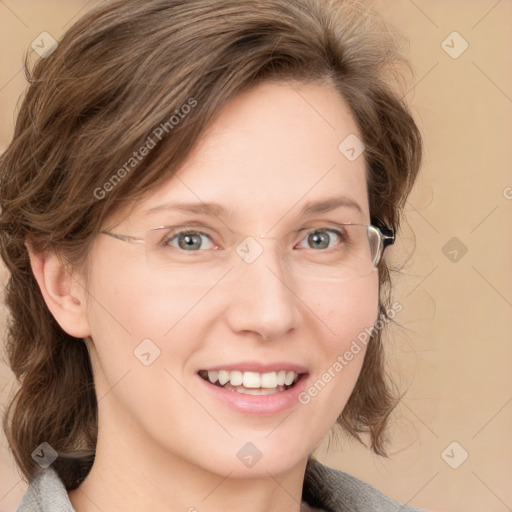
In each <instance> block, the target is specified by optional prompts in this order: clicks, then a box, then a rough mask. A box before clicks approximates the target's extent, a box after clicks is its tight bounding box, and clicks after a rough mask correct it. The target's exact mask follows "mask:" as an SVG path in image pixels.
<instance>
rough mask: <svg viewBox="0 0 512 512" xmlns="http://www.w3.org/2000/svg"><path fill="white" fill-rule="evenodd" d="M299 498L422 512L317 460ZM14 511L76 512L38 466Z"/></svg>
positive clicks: (334, 509)
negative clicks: (36, 472)
mask: <svg viewBox="0 0 512 512" xmlns="http://www.w3.org/2000/svg"><path fill="white" fill-rule="evenodd" d="M302 499H303V500H304V501H306V502H307V503H309V505H310V506H311V507H314V508H317V509H320V510H322V511H326V512H426V511H424V510H422V509H418V508H414V507H411V506H409V505H403V504H401V503H399V502H397V501H395V500H392V499H391V498H388V497H387V496H385V495H384V494H382V493H381V492H380V491H378V490H377V489H375V488H374V487H372V486H371V485H369V484H367V483H365V482H363V481H361V480H359V479H357V478H355V477H353V476H351V475H349V474H347V473H344V472H343V471H339V470H336V469H333V468H330V467H329V466H326V465H324V464H322V463H320V462H319V461H317V460H314V459H310V460H308V464H307V467H306V473H305V477H304V485H303V489H302ZM16 512H76V511H75V509H74V508H73V506H72V505H71V502H70V500H69V496H68V493H67V491H66V488H65V487H64V484H63V482H62V480H61V479H60V477H59V475H58V474H57V472H56V471H55V470H54V469H52V467H51V466H50V467H48V468H47V469H41V471H40V472H39V473H38V474H37V476H36V477H35V478H34V479H33V480H32V481H31V482H30V484H29V486H28V489H27V492H26V493H25V495H24V496H23V498H22V500H21V503H20V505H19V507H18V508H17V510H16Z"/></svg>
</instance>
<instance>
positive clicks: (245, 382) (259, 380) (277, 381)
mask: <svg viewBox="0 0 512 512" xmlns="http://www.w3.org/2000/svg"><path fill="white" fill-rule="evenodd" d="M198 374H199V376H200V377H201V378H202V379H203V380H205V381H207V382H209V383H210V384H212V385H214V386H217V387H219V388H223V389H226V390H229V391H233V392H237V393H243V394H246V395H271V394H274V393H281V392H283V391H286V390H288V389H290V388H292V387H293V386H295V384H296V383H297V382H298V381H299V380H300V379H301V378H303V377H304V376H305V375H306V374H305V373H296V372H294V371H285V370H281V371H278V372H268V373H258V372H242V371H228V370H218V371H207V370H200V371H199V372H198Z"/></svg>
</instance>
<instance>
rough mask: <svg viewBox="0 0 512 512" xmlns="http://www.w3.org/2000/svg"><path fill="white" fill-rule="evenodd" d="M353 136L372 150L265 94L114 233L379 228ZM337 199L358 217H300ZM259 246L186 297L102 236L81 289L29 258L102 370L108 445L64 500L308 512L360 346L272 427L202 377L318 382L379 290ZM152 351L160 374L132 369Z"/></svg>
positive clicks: (367, 321) (324, 97)
mask: <svg viewBox="0 0 512 512" xmlns="http://www.w3.org/2000/svg"><path fill="white" fill-rule="evenodd" d="M184 122H186V120H185V121H184ZM349 134H356V135H357V136H358V137H359V138H362V137H361V136H360V134H359V131H358V129H357V127H356V124H355V122H354V119H353V117H352V116H351V114H350V112H349V109H348V107H347V105H346V104H345V102H344V101H343V100H342V98H341V97H340V96H339V94H338V93H337V92H336V91H335V90H334V89H333V88H332V87H330V86H328V85H313V84H304V83H289V82H282V83H273V84H269V83H266V84H262V85H258V86H257V87H255V88H253V89H251V90H250V91H248V92H245V93H243V94H242V95H240V96H238V97H237V98H235V99H234V100H232V101H231V102H230V103H229V104H228V105H227V106H226V107H225V108H224V109H223V110H222V111H221V112H220V114H219V115H218V117H217V118H216V119H215V121H214V123H213V124H212V125H211V127H210V130H209V131H208V132H207V133H206V135H205V137H204V139H203V141H202V143H201V144H200V145H199V146H198V148H197V149H196V150H195V152H194V153H192V154H191V156H190V158H189V159H188V160H187V161H186V162H185V164H184V165H183V166H182V167H181V168H180V170H179V172H178V177H174V178H172V179H170V180H169V181H167V183H166V184H165V185H163V186H161V187H160V188H158V189H156V190H155V191H154V192H153V193H152V194H150V195H149V196H147V197H146V198H144V200H143V201H140V202H137V204H136V205H135V207H134V208H132V209H131V211H130V213H129V215H128V216H127V213H126V211H125V212H117V214H116V215H114V216H113V217H112V218H110V219H108V222H106V223H105V228H111V227H112V226H113V225H115V228H114V229H112V230H113V231H114V232H116V233H122V234H129V235H140V234H141V233H144V232H145V231H146V230H147V229H150V228H153V227H156V226H159V225H161V224H162V223H165V221H166V219H168V218H169V217H168V213H167V214H166V213H165V212H163V213H162V212H160V213H161V214H157V215H155V216H153V217H150V218H144V216H143V214H142V212H143V211H144V210H147V209H148V208H151V207H154V206H157V205H160V204H162V203H166V202H169V201H178V200H179V201H198V200H199V199H198V198H200V199H201V200H202V201H204V202H210V201H212V202H218V203H220V204H222V205H224V206H225V207H226V208H227V209H228V210H230V211H231V215H229V216H227V217H225V218H222V221H223V222H220V221H219V219H217V220H216V222H217V224H215V226H219V227H220V228H222V226H224V225H225V224H226V225H229V227H230V228H232V229H233V230H236V231H241V232H243V233H247V234H251V235H259V234H267V233H268V236H272V237H276V238H279V237H282V236H284V234H286V233H288V232H290V231H291V230H292V229H297V228H300V227H302V224H304V223H305V222H306V221H310V220H311V221H319V222H321V223H323V222H324V221H332V222H356V223H363V224H369V223H370V215H369V205H368V198H367V189H366V178H365V163H364V158H363V157H361V158H357V159H356V160H354V161H349V160H348V159H346V158H345V157H344V156H343V154H342V153H340V151H339V150H338V145H339V144H340V142H341V141H342V140H343V139H345V137H347V136H348V135H349ZM333 193H339V194H342V195H344V196H347V197H349V198H351V199H352V200H354V201H355V202H357V203H358V204H359V205H360V207H361V209H362V213H358V212H357V211H356V210H355V209H354V208H349V207H342V208H339V209H337V210H333V211H332V212H327V213H322V214H315V215H314V216H312V217H310V218H305V217H303V218H300V217H298V216H297V215H298V211H299V210H300V208H301V206H302V205H303V204H304V203H305V202H307V201H312V200H321V199H325V198H327V197H332V196H333ZM159 215H160V216H159ZM202 219H204V217H200V216H197V215H191V214H181V216H180V217H179V221H180V223H181V222H186V221H187V220H202ZM278 221H279V222H278ZM220 228H219V229H220ZM270 230H271V231H270ZM258 240H259V241H261V244H262V247H264V251H263V253H262V254H261V255H260V256H259V258H258V259H257V260H256V261H255V262H254V263H252V264H251V265H247V264H245V263H244V262H243V261H241V260H240V262H241V264H239V265H237V266H236V268H235V270H233V271H232V272H231V273H230V274H229V276H227V277H226V278H225V279H222V280H221V281H220V282H218V283H217V284H216V286H214V287H212V286H208V287H204V286H203V287H201V286H199V285H194V286H189V287H187V286H186V284H184V283H176V282H175V281H173V280H172V279H171V278H169V277H168V276H162V275H160V274H158V273H155V272H151V271H150V269H149V268H148V267H147V265H146V264H145V254H144V246H143V245H130V244H126V243H123V242H120V241H119V240H115V239H113V238H111V237H108V236H105V235H98V237H97V239H96V241H95V244H94V246H93V248H92V251H91V253H90V254H89V265H90V267H89V268H90V272H89V281H88V282H87V283H86V279H85V276H84V275H81V274H80V273H79V272H75V273H74V274H73V275H72V276H70V275H69V274H68V273H67V272H66V270H65V269H64V267H63V266H62V265H61V264H60V262H59V259H58V257H57V256H56V255H55V254H52V253H49V254H34V253H33V252H32V251H31V252H30V256H31V262H32V268H33V270H34V274H35V276H36V278H37V280H38V282H39V285H40V287H41V290H42V293H43V296H44V298H45V300H46V303H47V304H48V307H49V309H50V310H51V312H52V314H53V315H54V316H55V318H56V320H57V321H58V322H59V324H60V325H61V326H62V328H63V329H64V330H65V331H66V332H68V333H69V334H71V335H73V336H76V337H79V338H87V339H86V343H87V347H88V350H89V353H90V357H91V362H92V366H93V372H94V379H95V385H96V392H97V397H98V400H99V402H98V415H99V416H98V417H99V431H98V444H97V451H96V459H95V462H94V465H93V467H92V469H91V472H90V473H89V475H88V477H87V478H86V479H85V481H84V482H83V483H82V485H81V486H80V487H79V488H78V489H76V490H74V491H70V492H69V497H70V500H71V502H72V505H73V507H74V508H75V509H76V510H77V511H78V512H89V511H94V512H97V510H98V509H100V510H103V511H107V510H111V511H115V510H123V511H127V512H131V511H134V512H135V511H137V512H138V511H140V510H152V511H153V512H163V511H165V512H173V511H184V510H194V509H193V508H192V507H194V508H195V509H196V510H199V511H201V510H208V511H209V512H222V511H225V510H244V511H245V512H263V511H265V512H273V511H280V512H282V511H290V512H292V511H293V512H298V511H299V509H300V504H301V491H302V485H303V479H304V472H305V467H306V462H307V457H308V454H309V453H311V452H312V451H313V450H314V449H315V447H317V446H318V445H319V444H320V442H321V440H322V438H323V437H324V436H325V435H326V434H327V433H328V432H329V430H330V429H331V427H332V426H333V425H334V423H335V421H336V419H337V417H338V416H339V414H340V413H341V411H342V410H343V408H344V406H345V404H346V402H347V400H348V398H349V396H350V393H351V391H352V390H353V388H354V385H355V383H356V380H357V377H358V375H359V372H360V370H361V365H362V362H363V356H364V347H363V350H361V352H360V353H359V354H358V355H356V356H354V358H353V360H352V361H350V363H349V364H348V365H347V366H346V367H344V369H343V371H341V372H340V373H338V374H337V375H336V377H335V378H333V379H332V380H331V382H329V383H328V384H327V385H326V386H325V388H324V389H323V390H322V392H321V393H319V394H318V395H317V396H316V397H314V398H312V399H311V400H310V402H309V403H308V404H307V405H303V404H300V403H297V404H295V405H294V406H293V407H292V408H290V409H289V410H286V411H284V412H282V413H278V414H274V415H267V416H264V415H258V416H257V415H247V414H245V415H244V414H241V413H239V412H236V411H233V410H232V409H231V408H229V407H227V406H226V405H224V404H222V403H220V402H218V401H216V400H215V399H213V398H211V397H209V396H206V394H205V393H204V384H203V383H202V382H201V381H200V380H199V378H198V376H197V371H198V370H199V369H201V368H207V367H212V366H216V365H220V364H222V363H234V362H237V361H243V360H258V361H261V362H274V361H290V362H293V363H298V364H302V365H305V366H306V367H307V368H308V372H309V376H308V380H309V382H310V383H313V382H314V381H316V380H317V379H318V378H319V377H320V376H321V375H322V373H324V372H325V371H326V370H327V369H328V368H329V367H331V366H332V365H333V363H334V362H335V361H336V358H337V356H338V355H342V354H344V353H345V351H346V350H348V349H349V347H350V344H351V342H352V340H354V339H355V338H356V336H357V335H358V334H359V333H360V332H361V331H363V330H364V329H365V328H369V327H371V326H372V325H373V324H374V322H375V321H376V320H377V315H378V276H377V273H376V272H373V273H371V274H369V275H367V276H365V277H363V278H360V279H356V280H353V281H350V282H345V283H326V282H318V283H315V282H305V281H301V280H300V279H297V278H296V277H297V276H295V277H294V276H293V275H290V274H289V273H286V271H285V269H284V267H283V266H282V265H281V264H280V260H279V259H278V256H277V252H276V245H275V240H260V239H258ZM267 244H268V245H267ZM292 248H293V245H292V246H291V247H290V249H292ZM29 249H30V247H29ZM267 265H268V266H269V267H270V268H271V269H273V272H270V271H269V270H268V269H267ZM278 277H279V278H278ZM86 288H87V291H86ZM146 338H149V339H151V340H152V342H153V343H155V344H156V345H157V346H158V348H159V349H160V356H159V357H158V358H157V359H156V360H155V361H154V362H153V363H152V364H151V365H150V366H145V365H143V364H141V362H140V361H139V359H137V358H136V357H134V354H133V351H134V349H135V348H136V347H137V346H138V345H139V344H140V343H141V341H142V340H144V339H146ZM79 342H80V341H77V343H79ZM247 442H251V443H253V444H254V445H256V447H257V448H258V449H259V451H260V452H261V453H262V458H261V459H260V460H259V461H258V462H257V463H256V464H255V465H254V466H252V467H250V468H248V467H246V466H245V465H244V464H242V463H241V462H240V460H239V459H238V458H237V456H236V454H237V452H238V450H240V449H241V448H242V447H243V446H244V445H245V444H246V443H247ZM284 489H286V491H285V490H284ZM304 507H305V504H304Z"/></svg>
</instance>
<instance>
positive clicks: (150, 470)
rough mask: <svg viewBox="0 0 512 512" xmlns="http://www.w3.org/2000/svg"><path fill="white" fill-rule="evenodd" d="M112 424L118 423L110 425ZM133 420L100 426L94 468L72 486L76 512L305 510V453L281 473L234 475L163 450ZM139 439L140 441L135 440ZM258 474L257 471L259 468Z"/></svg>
mask: <svg viewBox="0 0 512 512" xmlns="http://www.w3.org/2000/svg"><path fill="white" fill-rule="evenodd" d="M108 425H111V426H112V425H115V428H109V427H108ZM149 437H150V436H148V433H147V432H143V431H141V430H140V429H138V428H137V427H136V425H134V424H133V423H130V422H129V421H116V422H114V421H113V419H112V418H110V419H109V421H107V422H105V426H103V425H100V426H99V428H98V441H97V446H96V457H95V460H94V464H93V466H92V468H91V471H90V472H89V474H88V475H87V477H86V478H85V480H84V481H83V482H82V484H81V485H80V486H79V487H78V488H77V489H75V490H73V491H70V492H69V498H70V501H71V503H72V505H73V507H74V509H75V510H76V511H77V512H97V511H98V510H110V511H112V512H115V511H116V510H123V512H139V511H140V510H151V511H152V512H178V511H179V512H183V511H188V512H200V511H202V510H208V511H209V512H224V511H225V510H244V512H306V511H309V510H312V509H310V508H309V507H308V506H307V504H306V503H305V502H301V496H302V485H303V482H304V472H305V468H306V463H307V458H305V459H304V460H301V461H300V463H299V464H296V465H295V466H294V467H291V468H290V469H289V471H287V472H286V473H281V474H272V472H271V471H261V468H260V472H259V473H258V474H257V476H256V477H255V478H246V477H245V478H233V477H232V476H231V473H232V471H223V470H222V468H219V471H218V472H217V473H213V472H211V471H208V470H207V469H205V468H202V467H201V466H200V465H198V464H197V463H192V462H190V461H187V460H184V459H183V458H181V457H179V456H178V455H176V454H173V453H170V452H167V451H165V449H164V448H163V447H162V446H161V445H158V446H157V445H156V444H155V443H152V442H151V441H147V439H148V438H149ZM132 440H137V441H139V442H133V441H132ZM255 474H256V473H255Z"/></svg>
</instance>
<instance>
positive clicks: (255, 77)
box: [0, 0, 421, 490]
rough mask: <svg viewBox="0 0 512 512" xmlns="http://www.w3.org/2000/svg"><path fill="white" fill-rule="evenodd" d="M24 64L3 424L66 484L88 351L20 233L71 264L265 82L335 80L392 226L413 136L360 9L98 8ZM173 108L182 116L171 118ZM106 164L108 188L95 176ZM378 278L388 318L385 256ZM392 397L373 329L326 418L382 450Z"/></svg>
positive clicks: (8, 173) (265, 4)
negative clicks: (156, 138)
mask: <svg viewBox="0 0 512 512" xmlns="http://www.w3.org/2000/svg"><path fill="white" fill-rule="evenodd" d="M27 60H28V59H27V57H26V58H25V69H26V74H27V79H28V81H29V82H30V86H29V87H28V89H27V91H26V94H25V97H24V99H23V103H22V105H21V108H20V111H19V115H18V117H17V121H16V125H15V131H14V137H13V140H12V142H11V144H10V145H9V147H8V148H7V150H6V151H5V153H4V154H3V155H2V156H1V158H0V179H1V193H0V194H1V195H0V201H1V207H2V212H1V216H0V227H1V254H2V258H3V261H4V262H5V264H6V265H7V267H8V270H9V272H10V276H9V282H8V285H7V288H6V295H5V300H6V305H7V307H8V308H9V310H10V321H9V325H8V335H7V339H6V354H7V357H8V364H9V365H10V367H11V369H12V371H13V372H14V374H15V376H16V378H17V381H18V382H19V383H20V387H19V389H18V390H17V393H16V394H15V396H14V398H13V399H12V401H11V402H10V403H9V406H8V408H7V409H6V412H5V413H4V416H3V428H4V431H5V434H6V436H7V439H8V442H9V444H10V448H11V450H12V453H13V455H14V458H15V460H16V463H17V464H18V466H19V467H20V468H21V470H22V472H23V474H24V475H25V477H26V478H27V479H28V480H29V481H31V480H32V478H33V477H34V476H35V474H36V473H37V471H38V470H39V466H38V465H37V464H36V462H35V461H34V460H33V458H32V456H31V454H32V452H33V451H34V450H35V449H36V447H37V446H38V445H39V444H40V443H42V442H47V443H49V444H50V445H51V446H52V447H53V448H54V449H55V450H56V451H57V453H58V458H57V459H56V460H55V461H54V462H53V465H52V466H53V468H54V469H55V470H56V471H57V472H58V473H59V475H60V477H61V478H62V480H63V482H64V484H65V487H66V489H67V490H72V489H74V488H76V487H78V485H79V484H80V483H81V481H82V480H83V479H84V478H85V476H86V475H87V473H88V471H89V470H90V468H91V465H92V463H93V460H94V453H95V446H96V439H97V403H96V396H95V389H94V380H93V374H92V370H91V366H90V361H89V356H88V351H87V348H86V344H85V343H80V342H79V340H78V339H76V338H74V337H72V336H70V335H68V334H67V333H66V332H64V331H63V330H62V329H61V327H60V326H59V325H58V323H57V322H56V321H55V319H54V318H53V316H52V315H51V313H50V312H49V310H48V308H47V307H46V304H45V301H44V299H43V297H42V294H41V291H40V289H39V287H38V284H37V282H36V280H35V278H34V275H33V273H32V270H31V267H30V261H29V257H28V254H27V249H26V247H25V245H24V242H25V240H27V239H30V240H31V241H32V243H33V245H34V248H35V250H36V251H43V250H53V251H56V252H58V253H59V254H65V255H66V257H67V258H68V260H69V261H70V262H72V263H73V264H74V265H77V266H79V265H81V264H82V263H84V261H86V257H87V253H88V250H89V248H90V247H91V243H92V241H93V239H94V237H95V236H96V235H97V233H98V230H99V229H100V227H101V226H102V223H103V222H104V220H105V219H106V217H107V215H109V214H110V213H112V212H113V211H115V210H116V208H119V207H120V206H121V205H124V204H130V202H131V201H133V200H134V199H138V198H140V197H141V196H142V195H143V194H146V193H148V192H149V191H151V190H153V189H154V188H155V187H158V186H159V185H160V184H161V183H162V182H163V181H164V180H167V179H168V178H169V177H170V176H171V175H172V174H173V173H174V172H175V171H176V170H177V169H178V167H179V165H180V163H182V162H183V161H184V159H185V158H186V156H187V155H188V154H189V153H190V152H191V151H192V150H193V148H194V147H195V144H196V143H197V140H198V138H199V136H200V135H201V134H202V133H204V130H205V128H206V127H207V126H208V124H209V123H210V122H211V120H212V119H213V116H214V115H215V114H216V113H218V112H219V110H220V109H221V107H222V106H224V105H225V104H226V103H227V102H228V101H229V100H230V99H232V98H233V97H234V96H235V95H237V94H239V93H240V92H242V91H244V90H247V89H248V88H250V87H252V86H253V85H255V84H256V83H258V82H262V81H265V80H276V81H279V80H292V79H293V80H301V81H307V82H316V83H332V84H334V86H335V87H336V89H337V91H338V92H339V93H340V94H341V95H342V97H343V98H344V99H345V101H346V102H347V104H348V105H349V107H350V109H351V111H352V113H353V115H354V118H355V120H356V122H357V125H358V127H359V129H360V132H361V134H362V137H363V142H364V144H365V146H366V151H365V152H364V157H365V160H366V165H367V176H368V180H367V181H368V194H369V204H370V214H371V216H372V219H380V220H382V221H384V222H386V223H387V224H388V225H389V226H392V227H393V228H395V229H398V227H399V225H400V217H401V211H402V209H403V206H404V203H405V200H406V198H407V196H408V194H409V192H410V190H411V188H412V186H413V183H414V181H415V178H416V175H417V172H418V169H419V166H420V160H421V137H420V133H419V131H418V128H417V126H416V124H415V122H414V120H413V118H412V116H411V114H410V111H409V110H408V107H407V106H406V104H405V103H404V101H403V99H402V98H400V95H399V94H398V93H397V92H396V90H394V89H393V87H392V86H391V85H390V83H391V81H390V80H389V78H390V77H391V76H392V75H390V74H389V71H390V70H391V71H392V70H393V69H397V64H398V63H401V62H405V63H407V61H406V60H405V59H404V58H403V57H402V56H401V53H400V51H399V48H398V45H397V39H396V37H394V36H393V35H392V33H391V32H390V31H389V30H388V29H387V28H386V27H385V26H384V25H383V24H381V21H380V20H379V17H378V16H376V15H375V14H374V13H372V14H371V15H370V14H368V12H366V11H365V10H364V9H362V5H361V4H360V3H358V2H352V1H343V0H339V1H337V0H294V1H293V2H291V1H290V0H219V1H216V2H211V1H210V0H187V1H183V0H149V1H146V2H140V1H138V0H113V1H107V2H102V3H101V4H100V5H99V6H98V7H96V8H95V9H93V10H91V11H90V12H88V13H87V14H85V15H84V16H83V17H82V18H81V19H80V20H79V21H78V22H77V23H75V24H74V25H73V26H72V27H71V28H70V29H69V30H68V32H67V33H66V34H65V35H64V37H63V38H62V40H61V41H60V43H59V46H58V48H57V49H56V50H55V51H54V53H53V54H51V55H49V56H48V57H47V58H41V59H39V61H38V62H37V63H36V65H35V66H34V68H33V71H32V72H30V71H29V65H28V63H27ZM193 102H197V103H196V106H194V108H191V109H184V108H183V107H182V106H184V105H187V104H188V105H192V103H193ZM185 110H186V112H187V115H186V116H185V115H183V113H184V112H185ZM173 116H179V117H180V121H179V122H177V123H176V124H174V123H172V122H170V121H169V120H170V119H171V118H172V117H173ZM165 123H167V124H165ZM171 125H172V126H171ZM159 126H160V127H162V126H167V132H168V133H169V134H168V135H167V132H166V137H165V143H161V144H157V146H156V147H155V148H154V149H153V150H152V151H151V152H150V153H149V154H148V155H147V156H146V157H145V158H144V159H142V160H141V161H140V162H137V167H136V170H134V171H133V172H124V173H123V172H121V171H120V168H121V166H122V165H123V163H124V162H127V161H129V159H130V158H131V157H132V156H133V152H134V151H135V150H137V149H138V148H140V147H141V146H142V145H143V144H145V142H146V141H147V140H148V139H147V138H148V135H150V134H151V133H154V130H155V127H159ZM340 142H341V141H340ZM125 171H127V169H126V168H125ZM116 173H117V177H118V178H119V179H116V181H115V186H108V185H105V184H106V183H107V182H109V183H111V184H112V180H113V178H115V176H114V175H115V174H116ZM120 178H122V179H120ZM100 189H101V190H107V189H108V193H101V194H100V193H99V192H98V190H100ZM99 195H101V196H102V197H100V198H98V196H99ZM379 276H380V295H381V297H380V312H381V315H383V316H387V311H388V310H389V303H390V298H389V292H390V290H391V287H390V284H391V281H390V269H389V268H388V266H387V263H386V262H385V261H384V260H382V261H381V263H380V265H379ZM396 403H397V397H396V394H395V392H393V391H392V388H391V387H390V384H389V382H388V380H387V379H386V378H385V375H384V367H383V347H382V340H381V331H380V330H379V331H377V332H374V334H373V335H372V338H371V340H370V342H369V343H368V348H367V353H366V356H365V359H364V363H363V368H362V371H361V374H360V376H359V379H358V381H357V384H356V386H355V389H354V391H353V393H352V395H351V397H350V399H349V401H348V403H347V405H346V407H345V408H344V410H343V412H342V413H341V415H340V417H339V419H338V423H339V425H341V427H342V428H343V429H344V430H345V431H347V432H348V433H350V434H351V435H352V436H354V437H355V438H357V439H359V440H360V441H361V437H360V435H361V434H364V433H366V434H369V437H370V447H371V449H372V450H373V451H374V452H376V453H378V454H380V455H385V450H384V427H385V425H386V421H387V419H388V417H389V415H390V413H391V410H392V409H393V407H394V406H395V405H396Z"/></svg>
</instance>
